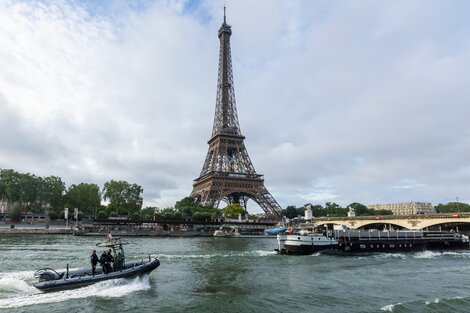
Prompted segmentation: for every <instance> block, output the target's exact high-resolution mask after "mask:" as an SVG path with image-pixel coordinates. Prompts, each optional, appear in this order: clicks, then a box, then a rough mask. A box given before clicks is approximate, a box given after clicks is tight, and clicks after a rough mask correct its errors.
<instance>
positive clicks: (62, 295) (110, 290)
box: [0, 276, 151, 308]
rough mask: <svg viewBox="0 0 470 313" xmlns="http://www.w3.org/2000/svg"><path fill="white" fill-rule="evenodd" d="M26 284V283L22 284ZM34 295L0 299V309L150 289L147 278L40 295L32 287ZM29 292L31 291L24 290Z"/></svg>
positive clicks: (111, 281)
mask: <svg viewBox="0 0 470 313" xmlns="http://www.w3.org/2000/svg"><path fill="white" fill-rule="evenodd" d="M24 283H25V284H26V282H24ZM29 287H31V288H33V289H34V291H35V292H36V293H33V294H31V293H28V294H23V295H20V296H16V297H11V298H6V299H0V307H2V308H19V307H24V306H29V305H37V304H45V303H57V302H63V301H68V300H73V299H82V298H89V297H104V298H116V297H122V296H124V295H127V294H129V293H132V292H135V291H139V290H147V289H150V288H151V287H150V282H149V278H148V276H144V277H136V278H134V279H130V280H129V279H114V280H108V281H104V282H100V283H97V284H94V285H91V286H88V287H83V288H79V289H73V290H65V291H58V292H51V293H41V292H38V290H37V289H36V288H34V287H32V286H29ZM25 291H27V292H31V289H28V290H25Z"/></svg>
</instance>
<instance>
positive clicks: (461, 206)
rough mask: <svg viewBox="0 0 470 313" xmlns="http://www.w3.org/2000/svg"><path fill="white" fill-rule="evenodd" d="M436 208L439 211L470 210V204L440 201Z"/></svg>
mask: <svg viewBox="0 0 470 313" xmlns="http://www.w3.org/2000/svg"><path fill="white" fill-rule="evenodd" d="M435 208H436V212H437V213H456V212H470V205H469V204H467V203H464V202H449V203H447V204H442V203H439V204H438V205H436V206H435Z"/></svg>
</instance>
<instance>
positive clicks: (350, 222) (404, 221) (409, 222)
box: [310, 213, 470, 230]
mask: <svg viewBox="0 0 470 313" xmlns="http://www.w3.org/2000/svg"><path fill="white" fill-rule="evenodd" d="M325 224H327V225H343V226H346V227H347V228H350V229H359V228H367V227H368V226H377V225H382V226H385V225H391V226H395V227H398V228H404V229H410V230H422V229H426V228H428V227H434V226H436V227H439V226H448V225H449V224H451V225H459V224H460V225H462V224H468V226H469V227H470V213H447V214H421V215H384V216H356V217H322V218H314V219H313V220H312V221H311V223H310V225H312V226H314V227H317V226H323V225H325Z"/></svg>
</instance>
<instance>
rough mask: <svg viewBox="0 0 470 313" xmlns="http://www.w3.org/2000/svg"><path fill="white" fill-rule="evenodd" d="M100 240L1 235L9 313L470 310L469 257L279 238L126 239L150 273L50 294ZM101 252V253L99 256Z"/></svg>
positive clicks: (0, 266)
mask: <svg viewBox="0 0 470 313" xmlns="http://www.w3.org/2000/svg"><path fill="white" fill-rule="evenodd" d="M101 239H105V238H99V237H73V236H70V235H44V236H32V235H0V313H3V312H28V313H30V312H48V313H52V312H69V313H72V312H93V313H101V312H139V313H145V312H165V313H172V312H217V313H219V312H250V313H252V312H283V313H285V312H296V313H298V312H470V251H452V252H430V251H424V252H417V253H409V254H385V253H378V254H367V255H348V256H344V255H322V254H315V255H310V256H290V255H289V256H286V255H276V254H275V253H274V252H273V249H274V248H275V247H276V240H275V239H274V238H136V237H132V238H125V241H127V242H129V243H130V244H129V245H128V246H126V248H127V249H126V257H127V260H128V261H131V260H132V259H148V254H151V256H152V257H157V258H159V259H160V261H161V265H160V267H159V268H157V269H156V270H155V271H154V272H152V273H151V274H150V275H149V276H145V277H141V278H135V279H130V280H114V281H108V282H102V283H98V284H96V285H92V286H88V287H84V288H80V289H75V290H67V291H59V292H52V293H42V292H39V291H38V290H36V289H35V288H34V287H33V286H32V283H33V282H34V281H35V280H34V277H33V273H34V271H35V270H36V269H39V268H42V267H46V266H47V267H52V268H55V269H64V268H65V265H66V263H69V265H70V267H71V268H78V267H84V266H88V264H89V261H88V258H89V254H90V252H91V250H92V249H93V246H94V245H95V243H97V242H98V241H100V240H101ZM100 252H101V251H100V250H98V254H100Z"/></svg>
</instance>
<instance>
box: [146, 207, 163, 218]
mask: <svg viewBox="0 0 470 313" xmlns="http://www.w3.org/2000/svg"><path fill="white" fill-rule="evenodd" d="M158 210H159V209H158V207H155V206H147V207H145V208H143V209H142V216H143V218H144V219H146V220H151V219H153V217H154V216H155V214H156V213H157V212H158Z"/></svg>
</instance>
